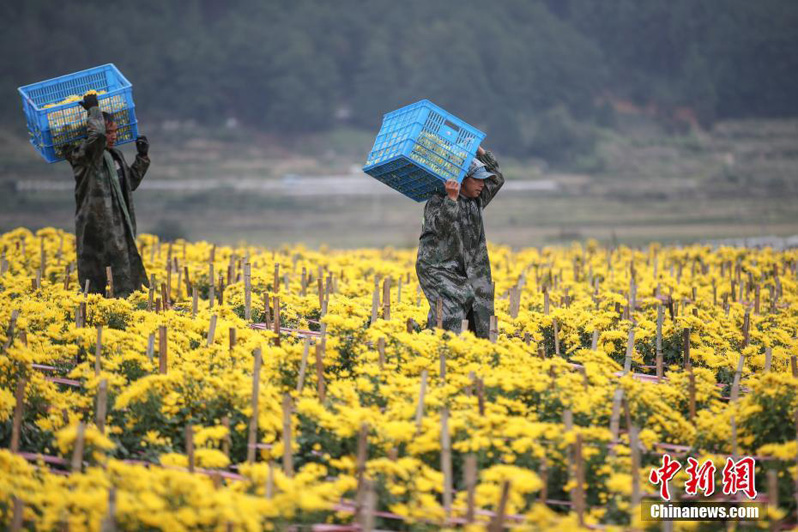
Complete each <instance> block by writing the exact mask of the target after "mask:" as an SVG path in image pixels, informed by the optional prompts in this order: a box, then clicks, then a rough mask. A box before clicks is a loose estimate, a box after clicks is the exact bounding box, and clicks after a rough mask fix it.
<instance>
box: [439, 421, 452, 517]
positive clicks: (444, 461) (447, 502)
mask: <svg viewBox="0 0 798 532" xmlns="http://www.w3.org/2000/svg"><path fill="white" fill-rule="evenodd" d="M441 471H443V509H444V512H445V515H446V520H447V521H448V520H449V519H450V518H451V515H452V442H451V438H450V436H449V407H448V406H444V407H443V410H442V411H441Z"/></svg>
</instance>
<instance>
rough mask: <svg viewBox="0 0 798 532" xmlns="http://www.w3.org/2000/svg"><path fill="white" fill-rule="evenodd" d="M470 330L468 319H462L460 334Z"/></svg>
mask: <svg viewBox="0 0 798 532" xmlns="http://www.w3.org/2000/svg"><path fill="white" fill-rule="evenodd" d="M467 330H468V320H462V321H461V322H460V334H463V333H464V332H466V331H467Z"/></svg>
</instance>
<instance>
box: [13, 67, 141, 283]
mask: <svg viewBox="0 0 798 532" xmlns="http://www.w3.org/2000/svg"><path fill="white" fill-rule="evenodd" d="M130 87H131V85H130V83H129V82H128V81H127V80H126V79H125V78H124V77H123V76H122V74H121V73H120V72H119V71H118V70H117V69H116V67H114V66H113V65H105V66H104V67H97V68H94V69H89V70H85V71H82V72H78V73H76V74H70V75H68V76H61V77H60V78H55V79H52V80H48V81H44V82H41V83H37V84H34V85H28V86H26V87H20V89H19V92H20V94H22V98H23V104H24V106H25V114H26V116H27V119H28V129H29V131H30V134H31V143H32V144H33V145H34V147H35V148H36V149H37V150H39V152H40V153H41V154H42V156H43V157H44V158H45V159H46V160H48V161H49V162H54V161H57V160H62V159H65V160H67V161H68V162H69V164H70V165H71V167H72V173H73V175H74V178H75V203H76V209H75V240H76V246H77V259H78V279H79V280H80V287H81V288H83V289H85V288H86V287H88V291H89V292H95V293H100V294H104V293H108V292H110V293H111V295H113V296H117V297H119V296H121V297H127V296H128V295H130V294H131V293H132V292H134V291H136V290H138V289H140V288H141V287H142V286H149V282H148V280H147V272H146V270H145V269H144V263H143V261H142V260H141V256H140V254H139V251H138V248H137V246H136V213H135V210H134V205H133V191H134V190H136V189H137V188H138V186H139V184H140V183H141V181H142V179H143V178H144V175H145V174H146V173H147V169H148V168H149V166H150V158H149V142H148V141H147V138H146V137H144V136H138V128H137V125H136V120H135V113H134V106H133V100H132V97H131V94H130ZM133 135H136V136H135V137H134V136H133ZM120 139H121V140H122V141H123V142H129V141H132V140H134V139H135V141H136V152H137V153H136V160H135V162H134V163H133V164H132V165H128V164H127V161H126V160H125V157H124V155H123V154H122V152H121V151H120V150H119V149H117V148H116V146H117V145H118V144H119V143H120ZM109 271H110V274H111V275H110V276H108V275H107V274H108V273H109Z"/></svg>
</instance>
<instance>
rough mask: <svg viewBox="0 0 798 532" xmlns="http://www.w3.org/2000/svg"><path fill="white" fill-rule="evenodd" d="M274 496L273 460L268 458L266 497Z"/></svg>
mask: <svg viewBox="0 0 798 532" xmlns="http://www.w3.org/2000/svg"><path fill="white" fill-rule="evenodd" d="M272 497H274V460H269V472H268V474H267V475H266V498H267V499H271V498H272Z"/></svg>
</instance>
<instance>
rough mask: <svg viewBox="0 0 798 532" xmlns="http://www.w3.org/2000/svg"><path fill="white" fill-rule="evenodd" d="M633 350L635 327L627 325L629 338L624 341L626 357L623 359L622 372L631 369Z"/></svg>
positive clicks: (625, 372)
mask: <svg viewBox="0 0 798 532" xmlns="http://www.w3.org/2000/svg"><path fill="white" fill-rule="evenodd" d="M634 352H635V328H634V326H632V327H629V339H628V340H627V342H626V357H625V358H624V361H623V374H624V375H626V374H627V373H629V372H630V371H632V354H633V353H634Z"/></svg>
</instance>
